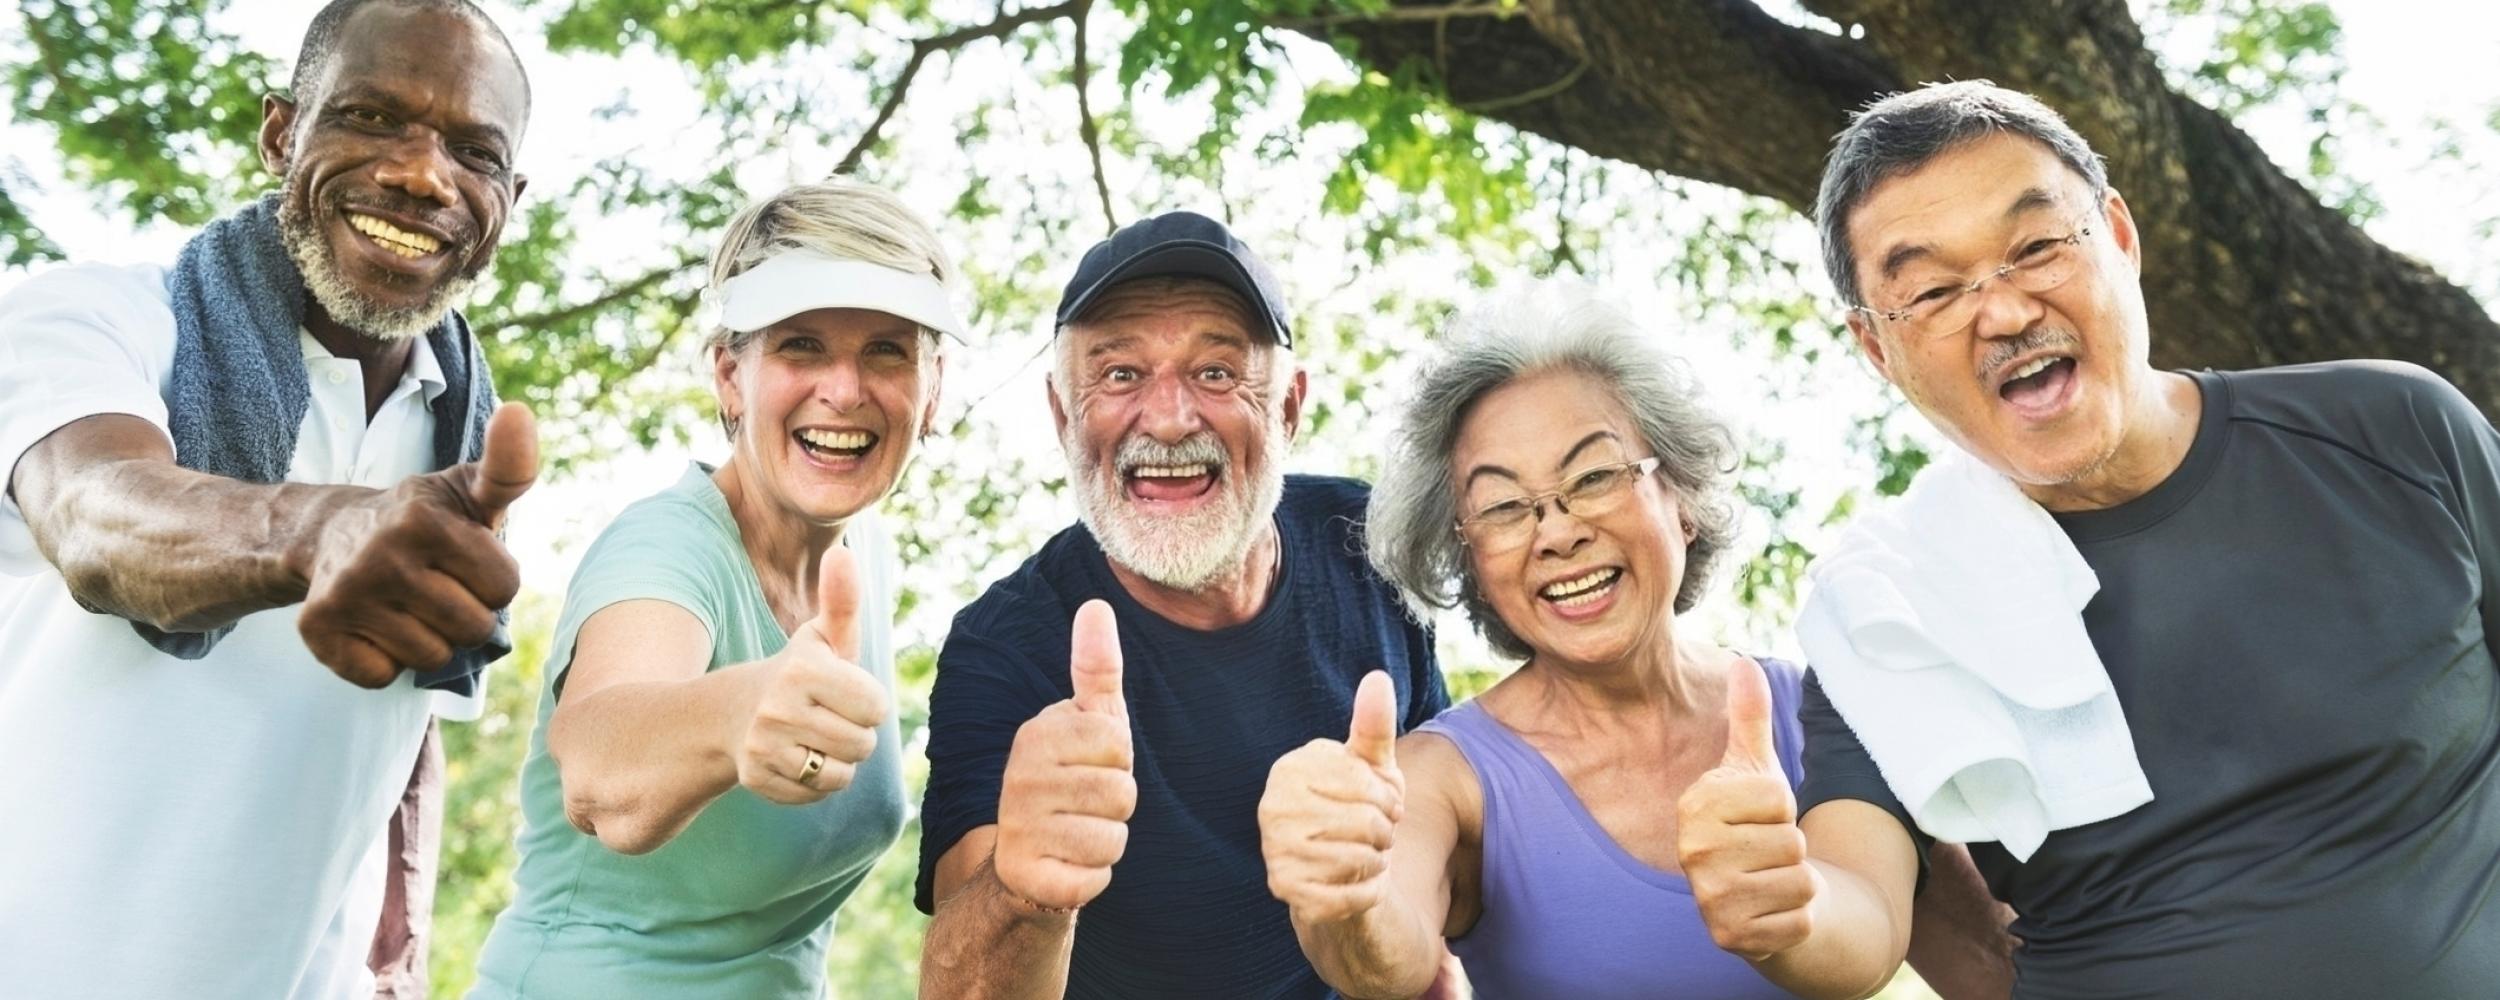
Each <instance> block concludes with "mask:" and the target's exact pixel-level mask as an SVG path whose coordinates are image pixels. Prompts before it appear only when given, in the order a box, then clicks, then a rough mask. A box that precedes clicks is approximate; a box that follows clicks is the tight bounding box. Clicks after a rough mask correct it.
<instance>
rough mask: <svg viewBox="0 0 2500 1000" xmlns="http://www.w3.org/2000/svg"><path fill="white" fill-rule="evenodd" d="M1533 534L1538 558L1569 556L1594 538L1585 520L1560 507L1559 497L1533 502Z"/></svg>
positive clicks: (1593, 532) (1593, 531)
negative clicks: (1534, 509) (1534, 517)
mask: <svg viewBox="0 0 2500 1000" xmlns="http://www.w3.org/2000/svg"><path fill="white" fill-rule="evenodd" d="M1549 511H1550V512H1551V514H1550V515H1549V514H1548V512H1549ZM1535 531H1536V536H1535V540H1536V552H1537V554H1538V555H1541V556H1544V555H1551V556H1558V557H1561V556H1570V555H1572V554H1574V553H1577V552H1579V551H1580V548H1581V547H1582V546H1585V545H1587V544H1588V543H1589V540H1590V539H1592V538H1595V537H1596V535H1597V532H1596V531H1595V530H1594V529H1592V528H1590V527H1589V522H1588V521H1587V520H1586V519H1584V518H1582V517H1580V516H1579V515H1577V514H1573V513H1572V512H1570V511H1569V510H1567V509H1565V508H1564V507H1563V504H1562V498H1561V497H1545V498H1542V499H1539V500H1538V501H1537V502H1536V528H1535Z"/></svg>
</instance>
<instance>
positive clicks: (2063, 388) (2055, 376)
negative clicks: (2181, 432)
mask: <svg viewBox="0 0 2500 1000" xmlns="http://www.w3.org/2000/svg"><path fill="white" fill-rule="evenodd" d="M2077 377H2078V376H2077V371H2076V362H2075V359H2074V358H2073V357H2071V356H2068V355H2064V354H2042V355H2039V356H2036V357H2033V358H2031V359H2029V360H2026V361H2022V362H2018V363H2016V364H2012V365H2008V366H2006V367H2005V368H2004V369H2002V370H2001V371H2000V373H1999V374H1998V376H1997V378H1998V381H1997V383H1996V395H1997V398H1998V399H2001V400H2003V401H2005V402H2006V403H2008V404H2011V405H2012V406H2013V408H2014V410H2015V411H2016V412H2017V413H2020V414H2022V415H2023V416H2026V417H2032V418H2038V417H2045V416H2048V415H2050V414H2053V413H2055V412H2056V411H2057V410H2058V409H2059V408H2060V407H2061V406H2063V405H2064V404H2065V402H2066V400H2067V399H2068V398H2070V397H2071V396H2072V395H2073V393H2074V388H2075V383H2076V379H2077Z"/></svg>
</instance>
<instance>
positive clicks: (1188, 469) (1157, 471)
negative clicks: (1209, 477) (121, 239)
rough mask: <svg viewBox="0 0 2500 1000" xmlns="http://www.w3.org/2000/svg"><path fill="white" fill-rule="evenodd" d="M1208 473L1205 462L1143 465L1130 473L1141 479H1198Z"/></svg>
mask: <svg viewBox="0 0 2500 1000" xmlns="http://www.w3.org/2000/svg"><path fill="white" fill-rule="evenodd" d="M1206 474H1207V467H1206V464H1205V463H1200V464H1197V465H1141V466H1138V467H1137V468H1136V469H1135V470H1134V471H1132V472H1130V473H1129V475H1132V476H1136V477H1137V478H1139V479H1196V478H1198V477H1199V476H1203V475H1206Z"/></svg>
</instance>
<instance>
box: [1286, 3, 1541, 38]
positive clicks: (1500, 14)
mask: <svg viewBox="0 0 2500 1000" xmlns="http://www.w3.org/2000/svg"><path fill="white" fill-rule="evenodd" d="M1526 13H1527V11H1526V10H1525V9H1524V8H1521V7H1519V6H1518V5H1516V4H1505V3H1502V2H1501V0H1476V2H1473V3H1451V4H1440V5H1437V6H1429V7H1391V8H1389V9H1387V10H1373V11H1357V12H1342V13H1336V14H1321V15H1318V16H1315V17H1288V18H1277V19H1274V20H1270V21H1268V22H1267V26H1268V27H1271V28H1283V29H1285V30H1287V31H1301V32H1313V31H1324V30H1327V29H1329V28H1335V27H1339V26H1341V25H1348V24H1388V23H1395V22H1399V21H1447V20H1449V19H1451V18H1455V17H1491V18H1513V17H1520V16H1524V15H1525V14H1526Z"/></svg>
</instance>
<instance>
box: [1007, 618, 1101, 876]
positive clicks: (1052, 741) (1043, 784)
mask: <svg viewBox="0 0 2500 1000" xmlns="http://www.w3.org/2000/svg"><path fill="white" fill-rule="evenodd" d="M1068 675H1069V680H1070V681H1071V682H1072V683H1073V686H1074V688H1075V691H1076V696H1075V697H1074V698H1071V699H1069V700H1067V701H1063V702H1059V703H1058V704H1055V705H1052V706H1050V707H1049V708H1045V709H1043V710H1042V712H1041V714H1040V715H1036V716H1034V717H1033V718H1032V719H1031V720H1029V721H1027V722H1026V723H1025V724H1024V725H1023V726H1022V727H1021V728H1019V729H1017V730H1016V742H1015V745H1014V746H1012V747H1011V748H1009V749H1008V751H1007V773H1006V775H1005V777H1004V778H1003V780H1002V781H1001V782H1000V786H999V791H998V845H997V847H996V848H995V849H994V851H993V853H992V855H991V857H992V860H991V866H992V868H993V869H994V870H995V871H996V873H997V876H998V881H999V884H1001V885H1004V886H1006V887H1007V891H1009V892H1012V893H1014V894H1016V895H1017V896H1019V897H1022V898H1023V899H1024V900H1025V901H1026V902H1029V903H1032V904H1035V905H1037V906H1042V907H1047V908H1051V909H1059V910H1072V909H1075V908H1077V907H1080V906H1083V905H1085V904H1087V903H1090V902H1092V901H1093V900H1094V897H1095V896H1099V895H1101V894H1102V891H1103V889H1104V888H1105V887H1107V886H1109V885H1110V884H1111V866H1112V864H1114V863H1116V862H1118V861H1119V860H1120V855H1121V854H1123V853H1125V852H1126V851H1127V850H1128V818H1129V816H1130V814H1132V813H1134V812H1136V811H1137V778H1136V776H1135V775H1134V774H1133V773H1131V772H1132V768H1133V767H1134V762H1133V759H1132V757H1131V750H1130V745H1129V728H1128V703H1127V702H1126V701H1124V700H1122V697H1121V694H1120V635H1119V632H1118V630H1117V627H1116V625H1115V624H1114V623H1113V621H1112V617H1111V606H1110V605H1108V604H1105V603H1103V602H1101V601H1087V602H1085V606H1084V607H1081V608H1078V609H1077V610H1076V623H1075V629H1074V634H1073V635H1072V636H1071V637H1070V640H1069V648H1068Z"/></svg>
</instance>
